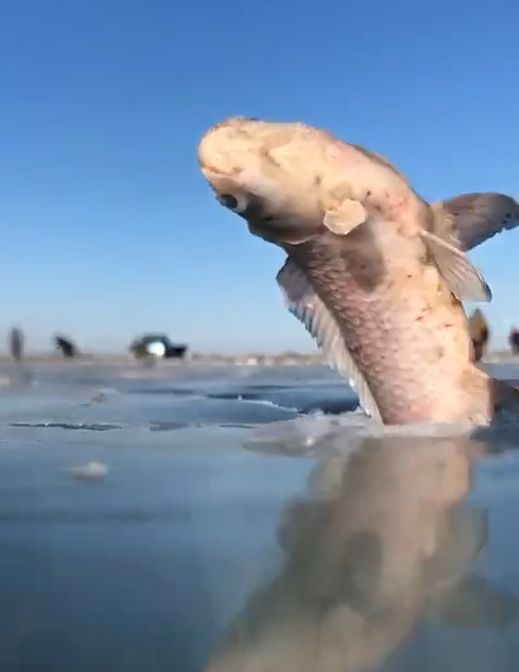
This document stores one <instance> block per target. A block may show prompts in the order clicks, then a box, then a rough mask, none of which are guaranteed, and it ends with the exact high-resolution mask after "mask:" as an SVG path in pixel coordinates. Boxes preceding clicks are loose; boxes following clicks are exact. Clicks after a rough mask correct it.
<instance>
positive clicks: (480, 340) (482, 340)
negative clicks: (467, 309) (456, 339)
mask: <svg viewBox="0 0 519 672" xmlns="http://www.w3.org/2000/svg"><path fill="white" fill-rule="evenodd" d="M469 331H470V337H471V339H472V346H473V352H474V361H475V362H479V360H480V359H481V358H482V357H483V355H484V354H485V350H486V348H487V343H488V339H489V337H490V332H489V329H488V324H487V321H486V319H485V316H484V315H483V313H482V312H481V310H480V309H479V308H476V310H475V311H474V312H473V313H472V315H471V317H470V319H469Z"/></svg>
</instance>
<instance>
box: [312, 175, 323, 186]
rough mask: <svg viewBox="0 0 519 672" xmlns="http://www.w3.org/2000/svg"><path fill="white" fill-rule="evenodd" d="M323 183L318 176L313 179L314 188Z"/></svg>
mask: <svg viewBox="0 0 519 672" xmlns="http://www.w3.org/2000/svg"><path fill="white" fill-rule="evenodd" d="M322 181H323V178H322V177H321V176H320V175H316V176H315V177H314V187H319V186H320V185H321V183H322Z"/></svg>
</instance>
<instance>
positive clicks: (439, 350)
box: [436, 345, 445, 359]
mask: <svg viewBox="0 0 519 672" xmlns="http://www.w3.org/2000/svg"><path fill="white" fill-rule="evenodd" d="M436 356H437V357H438V359H441V358H442V357H444V356H445V348H444V347H442V346H441V345H440V346H439V347H438V348H437V349H436Z"/></svg>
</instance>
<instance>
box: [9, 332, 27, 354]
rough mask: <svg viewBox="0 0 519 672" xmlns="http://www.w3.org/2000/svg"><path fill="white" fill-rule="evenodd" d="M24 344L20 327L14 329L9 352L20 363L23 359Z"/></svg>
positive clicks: (10, 334)
mask: <svg viewBox="0 0 519 672" xmlns="http://www.w3.org/2000/svg"><path fill="white" fill-rule="evenodd" d="M24 342H25V337H24V335H23V331H22V330H21V329H20V328H19V327H13V328H12V329H11V331H10V332H9V352H10V353H11V357H12V358H13V359H14V360H15V361H16V362H19V361H20V360H21V359H22V357H23V346H24Z"/></svg>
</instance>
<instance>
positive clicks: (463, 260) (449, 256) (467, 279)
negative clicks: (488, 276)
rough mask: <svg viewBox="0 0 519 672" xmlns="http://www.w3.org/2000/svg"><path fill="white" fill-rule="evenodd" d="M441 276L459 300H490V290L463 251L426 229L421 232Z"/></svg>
mask: <svg viewBox="0 0 519 672" xmlns="http://www.w3.org/2000/svg"><path fill="white" fill-rule="evenodd" d="M421 235H422V237H423V239H424V241H425V243H426V244H427V247H428V249H429V252H430V253H431V255H432V256H433V258H434V260H435V262H436V265H437V266H438V269H439V271H440V273H441V274H442V276H443V277H444V278H445V280H446V281H447V284H448V286H449V288H450V290H451V292H452V293H453V294H454V295H455V296H457V298H458V299H459V300H460V301H490V300H491V299H492V292H491V291H490V287H489V286H488V285H487V283H486V282H485V279H484V278H483V276H482V275H481V273H480V272H479V271H478V270H477V268H476V267H475V266H473V265H472V264H471V262H470V261H469V260H468V258H467V256H466V255H465V253H464V252H462V251H461V250H459V249H457V248H456V247H454V245H451V244H450V243H448V242H446V241H445V240H443V238H439V237H438V236H436V235H434V234H433V233H430V232H428V231H423V232H422V234H421Z"/></svg>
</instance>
